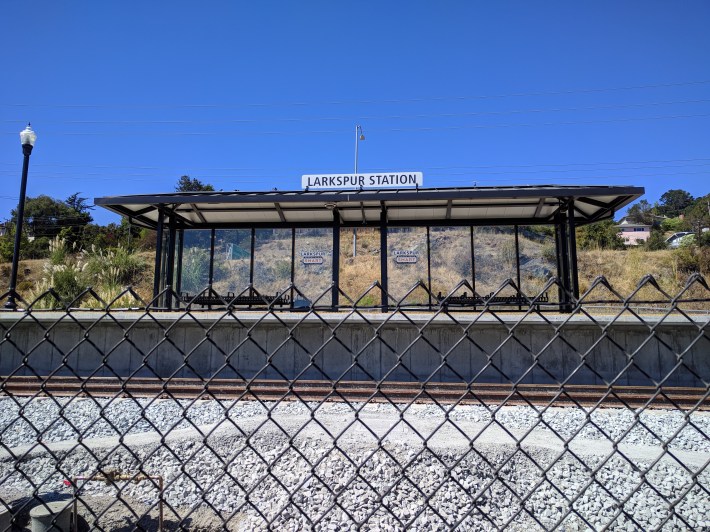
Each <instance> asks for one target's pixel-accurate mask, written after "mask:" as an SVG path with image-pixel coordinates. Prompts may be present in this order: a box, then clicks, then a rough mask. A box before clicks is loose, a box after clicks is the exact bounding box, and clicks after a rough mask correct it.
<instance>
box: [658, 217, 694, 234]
mask: <svg viewBox="0 0 710 532" xmlns="http://www.w3.org/2000/svg"><path fill="white" fill-rule="evenodd" d="M661 229H662V230H663V231H665V232H667V233H677V232H679V231H690V224H689V223H688V222H687V220H685V219H682V218H666V219H665V220H663V221H662V222H661Z"/></svg>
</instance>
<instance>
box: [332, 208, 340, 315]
mask: <svg viewBox="0 0 710 532" xmlns="http://www.w3.org/2000/svg"><path fill="white" fill-rule="evenodd" d="M332 270H333V271H332V272H331V276H332V280H333V292H332V294H331V305H332V307H333V309H337V308H338V305H339V304H340V293H339V292H338V290H339V288H340V214H339V213H338V209H334V210H333V264H332Z"/></svg>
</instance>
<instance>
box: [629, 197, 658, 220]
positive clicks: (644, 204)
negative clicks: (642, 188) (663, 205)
mask: <svg viewBox="0 0 710 532" xmlns="http://www.w3.org/2000/svg"><path fill="white" fill-rule="evenodd" d="M653 211H654V207H653V205H651V204H650V203H649V202H648V201H646V200H645V199H642V200H641V201H639V202H638V203H635V204H634V205H632V206H631V207H630V208H629V210H628V211H627V212H626V215H627V216H628V217H629V218H631V219H632V220H634V221H635V222H638V223H642V224H648V225H652V224H653V222H654V219H653V215H654V212H653Z"/></svg>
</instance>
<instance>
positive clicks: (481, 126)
mask: <svg viewBox="0 0 710 532" xmlns="http://www.w3.org/2000/svg"><path fill="white" fill-rule="evenodd" d="M708 116H710V113H698V114H680V115H665V116H648V117H624V118H608V119H596V120H569V121H560V122H539V123H535V122H527V123H518V124H464V125H455V126H426V127H397V128H379V131H393V132H414V131H453V130H462V129H502V128H515V127H522V128H529V127H547V126H572V125H592V124H609V123H614V122H627V123H628V122H648V121H652V120H677V119H686V118H707V117H708ZM342 133H343V132H342V131H339V130H310V131H306V130H303V129H299V130H296V131H283V130H282V131H151V132H150V135H151V136H153V137H156V136H164V137H214V136H220V137H225V136H229V137H246V136H248V137H253V136H261V135H265V136H304V135H306V136H308V135H342ZM45 134H52V135H61V136H70V137H100V136H101V137H105V136H119V137H120V136H133V135H134V134H135V133H134V132H131V131H46V132H45ZM5 135H16V133H13V132H9V131H8V132H5Z"/></svg>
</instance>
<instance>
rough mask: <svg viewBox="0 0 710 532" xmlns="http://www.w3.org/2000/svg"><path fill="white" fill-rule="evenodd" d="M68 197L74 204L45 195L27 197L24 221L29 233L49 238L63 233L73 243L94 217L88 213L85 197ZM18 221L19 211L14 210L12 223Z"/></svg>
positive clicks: (36, 236) (37, 236)
mask: <svg viewBox="0 0 710 532" xmlns="http://www.w3.org/2000/svg"><path fill="white" fill-rule="evenodd" d="M68 199H70V200H72V202H73V205H74V206H70V205H68V204H67V203H66V202H64V201H60V200H57V199H54V198H50V197H49V196H45V195H41V196H37V197H36V198H27V201H26V203H25V219H24V222H23V223H24V227H25V230H26V231H27V233H28V234H29V235H31V236H34V237H35V238H42V237H47V238H49V239H52V238H54V237H55V236H57V235H59V234H60V233H63V236H64V237H65V238H67V239H68V240H69V242H68V244H70V245H71V244H73V243H74V242H75V241H76V240H77V239H78V237H79V235H81V232H82V229H83V227H84V226H85V225H86V224H88V223H90V222H91V220H92V218H91V215H90V214H89V213H88V207H87V206H86V205H85V204H83V202H84V201H85V198H79V197H78V195H76V194H74V195H72V196H69V198H68ZM75 207H76V208H75ZM77 208H78V209H80V210H77ZM16 223H17V211H16V210H13V211H12V224H13V225H14V224H16Z"/></svg>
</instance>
